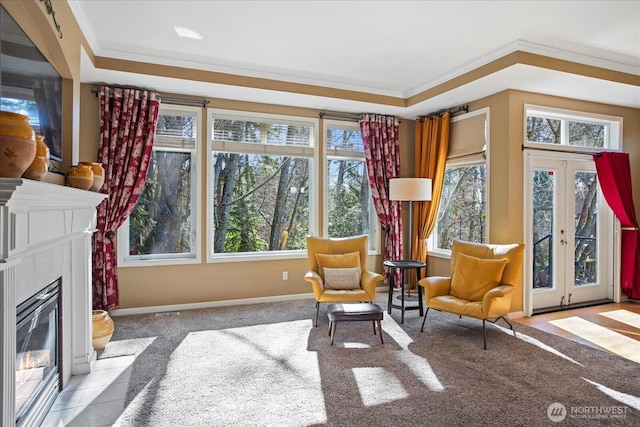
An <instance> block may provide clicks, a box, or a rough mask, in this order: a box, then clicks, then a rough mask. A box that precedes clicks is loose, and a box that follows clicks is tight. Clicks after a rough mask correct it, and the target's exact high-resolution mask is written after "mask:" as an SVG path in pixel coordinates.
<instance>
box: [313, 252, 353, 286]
mask: <svg viewBox="0 0 640 427" xmlns="http://www.w3.org/2000/svg"><path fill="white" fill-rule="evenodd" d="M316 262H317V263H318V274H320V277H322V279H323V280H324V268H325V267H328V268H355V267H358V268H360V252H349V253H346V254H316Z"/></svg>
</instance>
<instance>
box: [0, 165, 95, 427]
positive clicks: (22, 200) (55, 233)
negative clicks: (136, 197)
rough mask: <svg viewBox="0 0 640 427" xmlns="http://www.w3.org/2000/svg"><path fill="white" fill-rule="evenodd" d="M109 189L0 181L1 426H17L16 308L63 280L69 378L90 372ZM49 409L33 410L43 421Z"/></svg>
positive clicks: (35, 418) (64, 342) (65, 362)
mask: <svg viewBox="0 0 640 427" xmlns="http://www.w3.org/2000/svg"><path fill="white" fill-rule="evenodd" d="M105 198H107V195H106V194H101V193H95V192H91V191H87V190H80V189H77V188H72V187H65V186H62V185H57V184H50V183H46V182H40V181H33V180H29V179H21V178H0V310H1V311H0V354H1V355H2V356H1V357H0V425H2V426H3V427H4V426H13V425H15V355H16V306H17V305H18V304H20V303H21V302H22V301H25V300H26V299H28V298H29V297H30V296H32V295H34V294H36V293H37V292H39V291H40V290H41V289H43V288H44V287H46V286H47V285H48V284H49V283H52V282H53V281H54V280H56V279H57V278H62V290H61V295H62V304H61V307H60V310H61V322H62V324H61V329H62V337H63V338H62V347H63V348H62V375H61V378H60V382H61V385H62V388H64V387H65V386H66V384H67V382H68V380H69V379H70V377H71V375H76V374H83V373H88V372H90V370H91V363H92V362H93V361H94V360H95V357H96V353H95V350H94V349H93V346H92V343H91V310H92V286H91V272H92V262H91V252H92V251H91V237H92V234H93V233H94V231H95V227H96V207H97V206H98V205H99V204H100V202H102V201H103V200H104V199H105ZM48 409H49V406H48V405H47V404H43V405H41V406H40V407H38V408H37V410H36V411H34V415H32V417H31V419H30V420H29V422H27V421H25V423H27V424H28V425H39V421H41V420H42V418H43V417H44V416H45V415H46V412H47V411H48Z"/></svg>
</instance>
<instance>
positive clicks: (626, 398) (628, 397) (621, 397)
mask: <svg viewBox="0 0 640 427" xmlns="http://www.w3.org/2000/svg"><path fill="white" fill-rule="evenodd" d="M582 379H583V380H585V381H586V382H588V383H590V384H593V385H594V386H596V388H597V389H598V390H600V391H601V392H603V393H604V394H606V395H607V396H609V397H611V398H612V399H615V400H617V401H618V402H620V403H624V404H625V405H628V406H631V407H632V408H634V409H635V410H636V411H640V397H638V396H634V395H632V394H627V393H622V392H620V391H617V390H613V389H611V388H609V387H607V386H604V385H602V384H598V383H597V382H594V381H591V380H589V379H587V378H584V377H583V378H582Z"/></svg>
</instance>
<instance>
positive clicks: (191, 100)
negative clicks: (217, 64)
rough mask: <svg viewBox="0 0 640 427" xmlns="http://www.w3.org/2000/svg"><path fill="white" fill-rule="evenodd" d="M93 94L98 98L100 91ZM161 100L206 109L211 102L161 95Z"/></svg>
mask: <svg viewBox="0 0 640 427" xmlns="http://www.w3.org/2000/svg"><path fill="white" fill-rule="evenodd" d="M140 90H146V89H140ZM91 93H94V94H95V95H96V96H98V94H99V93H100V90H99V89H91ZM160 100H161V101H163V100H164V101H167V102H180V103H183V104H196V105H202V107H203V108H204V107H206V106H207V105H209V101H207V100H206V99H188V98H173V97H170V96H162V95H160Z"/></svg>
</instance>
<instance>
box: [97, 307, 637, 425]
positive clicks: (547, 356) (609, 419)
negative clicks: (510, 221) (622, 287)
mask: <svg viewBox="0 0 640 427" xmlns="http://www.w3.org/2000/svg"><path fill="white" fill-rule="evenodd" d="M385 297H386V294H381V295H380V296H379V298H378V300H379V301H378V303H379V304H380V305H381V306H382V307H386V302H385ZM314 315H315V307H314V302H313V301H312V300H303V301H291V302H280V303H268V304H258V305H252V306H235V307H223V308H214V309H206V310H190V311H182V312H180V313H171V314H161V315H140V316H126V317H116V318H114V321H115V323H116V332H115V334H114V337H113V339H112V341H111V342H110V343H109V344H108V345H107V348H106V349H105V351H104V352H103V353H102V354H101V355H100V357H101V358H106V357H116V356H118V355H123V354H135V355H136V361H135V363H134V366H133V370H132V374H131V380H130V384H129V389H128V392H127V406H126V408H125V411H124V413H123V414H122V416H121V418H120V420H119V425H121V426H136V427H137V426H325V425H328V426H391V425H396V426H405V425H406V426H416V425H438V426H456V425H460V426H470V425H477V426H480V425H482V426H493V425H495V426H507V425H508V426H517V425H522V426H538V425H540V426H545V425H555V423H553V422H551V420H550V418H549V416H548V414H547V411H548V410H550V406H551V405H552V404H562V405H563V406H561V408H564V417H565V418H564V420H563V421H562V423H561V424H559V425H571V426H584V425H587V426H588V425H607V426H609V425H634V424H635V425H640V398H639V396H640V365H638V364H635V363H633V362H630V361H627V360H624V359H622V358H619V357H616V356H613V355H610V354H608V353H605V352H601V351H598V350H595V349H592V348H589V347H586V346H583V345H581V344H578V343H574V342H571V341H568V340H564V339H562V338H559V337H556V336H552V335H549V334H546V333H544V332H541V331H538V330H535V329H532V328H529V327H526V326H524V325H516V326H515V327H516V329H517V331H518V338H514V337H513V335H512V334H511V332H510V331H508V330H506V331H505V330H502V329H501V328H497V327H495V326H493V325H491V326H488V331H487V344H488V350H486V351H484V350H482V326H481V322H480V321H477V320H474V319H466V318H462V319H459V318H458V317H457V316H453V315H449V314H446V313H439V312H434V311H430V313H429V317H428V319H427V326H426V328H425V332H424V333H420V324H421V322H422V318H419V317H418V314H417V312H415V311H413V312H407V314H406V316H405V324H404V325H400V324H399V313H398V310H394V312H393V315H392V316H388V315H387V314H386V313H385V319H384V320H383V324H382V327H383V330H384V342H385V344H384V345H381V344H380V341H379V337H377V336H375V335H373V329H372V325H371V323H370V322H355V323H340V324H338V327H337V332H336V340H335V341H336V342H335V345H334V346H333V347H331V346H330V345H329V342H330V339H329V336H328V323H327V320H326V317H325V316H322V311H321V322H320V324H319V326H318V327H317V328H314V327H313V322H312V319H313V317H314ZM557 407H558V405H556V406H552V407H551V410H553V409H556V412H554V413H553V414H552V416H554V414H555V416H560V415H562V410H560V412H558V411H557ZM594 411H596V412H598V413H597V414H596V413H595V412H594ZM558 414H560V415H558Z"/></svg>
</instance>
